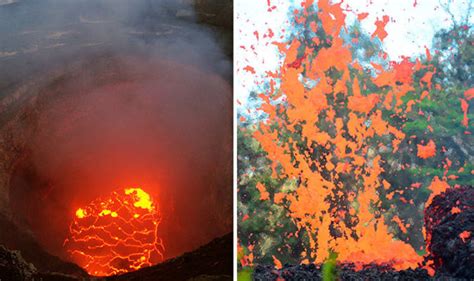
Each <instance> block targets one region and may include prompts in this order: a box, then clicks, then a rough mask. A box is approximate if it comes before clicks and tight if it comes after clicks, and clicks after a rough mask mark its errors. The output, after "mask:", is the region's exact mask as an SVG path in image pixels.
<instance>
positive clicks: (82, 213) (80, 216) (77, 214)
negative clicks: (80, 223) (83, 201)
mask: <svg viewBox="0 0 474 281" xmlns="http://www.w3.org/2000/svg"><path fill="white" fill-rule="evenodd" d="M85 216H86V213H85V212H84V210H83V209H81V208H79V209H77V211H76V217H78V218H80V219H82V218H83V217H85Z"/></svg>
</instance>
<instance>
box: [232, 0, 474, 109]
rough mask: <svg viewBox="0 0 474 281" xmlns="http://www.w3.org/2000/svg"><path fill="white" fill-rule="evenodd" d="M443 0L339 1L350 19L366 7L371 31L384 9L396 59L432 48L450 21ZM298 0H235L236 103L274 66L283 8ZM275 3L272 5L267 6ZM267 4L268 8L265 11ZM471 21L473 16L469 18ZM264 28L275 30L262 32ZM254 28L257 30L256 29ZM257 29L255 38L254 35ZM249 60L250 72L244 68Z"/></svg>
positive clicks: (388, 47) (454, 0)
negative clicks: (270, 33) (274, 44)
mask: <svg viewBox="0 0 474 281" xmlns="http://www.w3.org/2000/svg"><path fill="white" fill-rule="evenodd" d="M447 1H448V0H440V1H438V0H345V1H344V2H343V4H342V7H343V8H346V9H347V10H349V11H353V12H347V18H346V21H347V22H348V23H351V22H353V21H354V20H355V19H356V14H360V13H369V16H368V17H367V18H366V19H364V20H363V21H362V27H363V28H364V29H365V30H366V31H367V32H368V33H369V34H371V33H372V32H373V31H374V30H375V21H376V20H377V19H381V18H382V17H383V16H384V15H388V16H389V17H390V22H389V23H388V24H387V26H386V28H385V30H386V31H387V33H388V36H387V38H385V40H384V42H383V47H384V50H385V52H386V53H387V54H388V55H389V58H390V60H395V61H398V60H400V59H401V56H410V57H413V56H417V55H419V54H423V53H425V47H428V48H431V40H432V38H433V35H434V34H435V33H436V32H437V31H438V30H440V29H442V28H447V27H449V26H450V25H451V22H452V21H451V17H450V15H449V14H448V13H446V12H445V11H444V10H443V9H442V8H441V7H440V2H441V4H443V5H444V4H446V3H447ZM468 1H469V0H451V4H450V7H451V11H452V13H453V14H454V15H455V17H456V18H457V19H460V18H461V17H462V15H464V14H465V11H466V9H467V7H468ZM291 3H299V1H298V0H294V1H288V0H238V1H235V4H234V8H235V14H236V18H235V23H234V25H235V27H236V28H235V32H236V34H235V35H236V36H235V41H236V42H235V44H236V50H235V58H236V59H235V62H234V63H235V69H236V73H235V74H236V75H235V96H236V99H237V101H238V104H239V103H240V104H241V105H240V107H242V106H245V104H246V100H247V97H248V95H249V93H250V91H251V90H254V89H255V87H256V81H255V77H260V76H262V75H264V73H265V72H266V71H271V70H275V69H276V68H277V67H278V65H279V63H280V60H279V56H278V53H277V50H276V47H275V46H273V45H272V44H271V42H272V41H278V39H281V36H282V34H284V28H285V26H288V18H287V14H288V10H289V7H290V4H291ZM272 7H275V8H274V9H271V8H272ZM269 8H270V9H271V11H269ZM469 21H470V23H473V22H474V19H473V17H472V16H471V18H470V19H469ZM268 29H271V30H272V32H273V33H274V36H273V38H269V37H268V36H267V35H268V34H269V33H268ZM255 32H257V33H255ZM257 34H258V40H257ZM248 65H251V66H252V67H253V68H254V70H255V74H253V73H251V72H249V71H246V70H244V68H245V67H246V66H248Z"/></svg>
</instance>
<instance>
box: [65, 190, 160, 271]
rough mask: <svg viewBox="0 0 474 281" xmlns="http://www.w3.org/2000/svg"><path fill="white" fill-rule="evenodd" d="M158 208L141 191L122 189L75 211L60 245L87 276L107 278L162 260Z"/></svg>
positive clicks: (150, 198) (148, 196) (146, 194)
mask: <svg viewBox="0 0 474 281" xmlns="http://www.w3.org/2000/svg"><path fill="white" fill-rule="evenodd" d="M159 224H160V214H159V212H158V206H157V204H156V203H155V202H154V201H153V199H152V197H151V196H150V195H149V194H148V193H146V192H145V191H144V190H143V189H141V188H126V189H122V190H117V191H114V192H112V194H110V196H108V197H107V198H98V199H96V200H94V201H93V202H91V203H90V204H89V205H87V206H86V207H84V208H79V209H77V211H76V214H75V217H74V220H73V222H72V223H71V225H70V228H69V229H70V234H69V237H68V238H67V239H66V240H65V241H64V245H65V247H66V249H67V251H68V253H69V254H70V257H71V259H72V260H73V261H74V262H76V263H77V264H78V265H80V266H81V267H83V268H84V269H85V270H86V271H87V272H88V273H89V274H91V275H95V276H109V275H114V274H119V273H125V272H129V271H134V270H137V269H140V268H142V267H146V266H151V265H153V264H156V263H157V262H159V261H160V260H162V259H163V251H164V246H163V243H162V241H161V239H160V238H159V237H158V235H157V230H158V226H159Z"/></svg>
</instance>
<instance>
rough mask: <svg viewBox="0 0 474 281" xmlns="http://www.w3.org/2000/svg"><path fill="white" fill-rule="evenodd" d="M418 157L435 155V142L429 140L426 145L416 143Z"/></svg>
mask: <svg viewBox="0 0 474 281" xmlns="http://www.w3.org/2000/svg"><path fill="white" fill-rule="evenodd" d="M417 147H418V154H417V155H418V157H420V158H422V159H426V158H431V157H433V156H435V155H436V144H435V143H434V141H432V140H430V141H429V142H428V144H427V145H421V144H418V145H417Z"/></svg>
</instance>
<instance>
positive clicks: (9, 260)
mask: <svg viewBox="0 0 474 281" xmlns="http://www.w3.org/2000/svg"><path fill="white" fill-rule="evenodd" d="M35 273H36V268H35V267H34V266H33V265H32V264H30V263H27V262H26V261H25V260H24V259H23V257H22V256H21V254H20V252H18V251H10V250H8V249H7V248H5V247H4V246H2V245H0V280H2V281H3V280H8V281H17V280H18V281H23V280H33V275H34V274H35Z"/></svg>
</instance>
